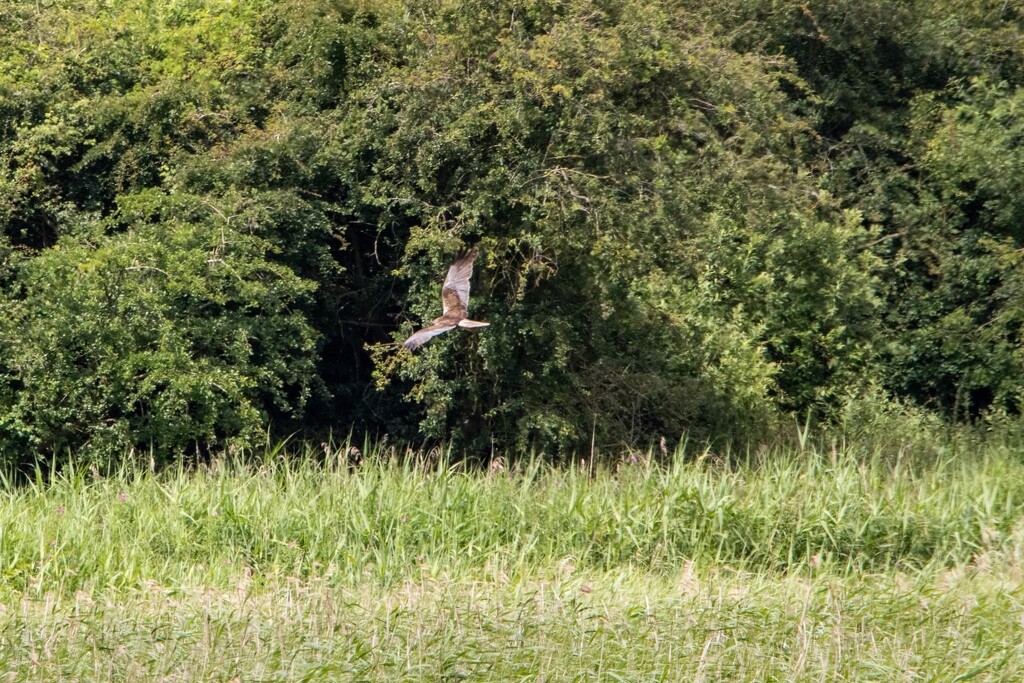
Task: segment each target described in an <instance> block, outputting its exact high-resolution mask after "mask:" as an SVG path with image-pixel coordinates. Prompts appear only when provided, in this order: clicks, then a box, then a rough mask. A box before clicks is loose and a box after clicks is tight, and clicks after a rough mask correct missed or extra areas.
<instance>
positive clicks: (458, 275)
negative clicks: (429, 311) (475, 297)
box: [441, 249, 476, 318]
mask: <svg viewBox="0 0 1024 683" xmlns="http://www.w3.org/2000/svg"><path fill="white" fill-rule="evenodd" d="M475 260H476V249H470V250H469V251H468V252H466V253H465V254H463V255H462V256H461V257H460V258H459V259H458V260H457V261H455V263H453V264H452V265H451V267H450V268H449V269H448V277H446V278H445V279H444V286H443V287H441V301H442V302H443V303H444V315H445V316H452V317H456V318H464V317H466V315H468V312H469V279H470V278H471V277H473V261H475Z"/></svg>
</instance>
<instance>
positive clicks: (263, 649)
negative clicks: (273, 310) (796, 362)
mask: <svg viewBox="0 0 1024 683" xmlns="http://www.w3.org/2000/svg"><path fill="white" fill-rule="evenodd" d="M330 456H331V457H328V458H326V460H325V459H324V458H323V457H322V456H321V455H320V454H315V453H313V452H312V451H308V452H306V453H305V454H304V455H299V456H293V457H291V458H268V459H267V461H266V462H264V463H263V464H262V465H257V464H250V465H243V464H238V463H229V462H225V461H219V462H216V463H214V464H213V465H212V466H210V467H206V468H199V469H197V470H187V469H185V468H178V469H174V470H169V471H164V472H160V473H152V472H150V471H149V470H148V469H147V468H137V469H135V468H130V467H124V468H122V469H121V470H120V471H118V472H116V473H114V474H112V475H111V476H109V477H102V476H98V475H97V474H96V473H95V472H94V471H93V472H90V471H67V472H65V473H63V474H60V475H58V476H57V477H56V478H54V479H53V480H52V481H49V482H47V483H43V482H42V481H41V480H39V481H36V482H35V483H30V484H27V485H22V486H15V485H12V484H6V485H4V486H2V487H0V520H3V522H2V525H0V670H8V671H15V672H18V676H25V677H29V678H47V679H53V680H57V679H61V678H65V679H67V680H81V679H96V680H107V679H121V680H140V679H146V678H154V679H156V678H161V677H163V678H164V679H167V680H198V679H202V680H213V679H217V678H220V679H222V680H230V679H232V678H233V677H240V678H241V680H249V679H258V678H263V679H272V680H291V679H296V680H298V679H305V680H336V677H337V676H339V675H351V676H356V677H357V678H358V677H362V678H369V679H379V680H396V679H408V680H437V679H438V678H439V677H445V676H447V677H449V680H455V679H459V678H460V677H462V678H465V677H469V678H474V677H475V678H480V677H485V678H494V679H495V680H514V679H518V678H529V679H532V678H531V677H541V678H543V677H547V678H549V679H559V678H566V679H572V678H573V676H575V675H576V674H577V673H579V672H587V675H588V676H589V677H593V676H597V677H598V678H601V677H604V679H606V680H639V679H640V678H644V679H645V680H680V679H686V680H721V679H722V678H723V677H728V678H735V679H737V680H803V679H806V680H867V679H876V680H953V679H954V677H955V676H958V675H961V674H963V675H967V674H969V673H970V672H971V671H973V670H974V669H972V667H981V668H978V669H977V672H976V674H977V675H978V676H981V677H982V678H981V680H984V677H985V676H989V677H990V678H991V680H1018V679H1020V678H1021V677H1022V676H1021V675H1018V674H1024V655H1022V654H1021V653H1020V646H1021V641H1020V636H1019V631H1020V623H1021V622H1020V620H1021V619H1024V608H1022V594H1021V592H1020V590H1019V588H1017V586H1018V585H1019V582H1020V566H1021V561H1022V555H1024V523H1022V520H1024V461H1022V459H1021V458H1020V457H1019V456H1018V455H1017V454H1015V453H1014V452H1013V451H1012V450H1010V449H1008V448H1006V447H997V446H992V447H988V448H986V449H984V450H982V451H979V452H974V453H956V454H949V455H947V456H946V457H944V458H939V459H937V460H934V461H932V462H928V463H922V462H916V461H913V460H910V459H905V458H902V457H890V456H888V455H887V454H884V453H874V454H871V455H867V456H865V455H863V454H857V456H856V457H855V455H854V453H853V452H852V450H851V449H845V448H842V447H838V448H835V449H833V448H825V449H820V450H816V449H813V448H811V447H810V445H809V444H805V448H804V449H803V450H802V451H800V450H793V451H787V450H776V451H773V452H764V453H760V454H759V455H758V456H757V457H756V458H753V457H752V458H749V459H748V461H747V462H735V461H731V462H730V461H728V460H720V459H716V458H714V457H713V456H712V454H710V453H707V454H705V456H704V457H701V458H697V459H689V460H687V459H683V458H669V459H666V461H665V462H658V461H656V460H655V459H653V458H651V457H649V456H635V455H634V456H632V457H626V458H624V459H622V460H621V461H620V462H617V463H610V464H605V465H593V464H591V463H584V464H583V465H582V466H572V467H561V468H556V467H552V466H549V465H546V464H544V463H543V462H541V461H539V460H534V461H526V462H523V463H521V464H519V465H518V466H516V467H514V468H504V469H503V468H501V467H495V468H491V469H489V470H478V469H473V468H469V467H460V466H453V465H450V464H446V462H445V460H444V459H443V458H436V459H430V458H423V459H420V460H412V461H407V460H399V459H397V458H387V457H378V456H375V455H374V454H368V456H367V457H366V458H365V461H364V463H363V464H362V466H361V467H359V468H357V469H352V468H350V467H349V466H348V465H347V464H346V462H345V461H344V458H343V457H337V454H330ZM958 648H959V649H958ZM104 653H106V654H104ZM678 667H687V671H688V672H689V673H688V674H687V675H685V676H680V675H679V673H678V670H677V668H678ZM872 667H875V668H872ZM616 676H617V677H618V678H616ZM1007 676H1009V677H1007Z"/></svg>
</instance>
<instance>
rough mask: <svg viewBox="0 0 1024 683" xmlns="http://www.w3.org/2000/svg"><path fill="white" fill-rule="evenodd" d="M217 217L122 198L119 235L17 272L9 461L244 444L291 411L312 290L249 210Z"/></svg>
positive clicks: (218, 211)
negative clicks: (281, 258)
mask: <svg viewBox="0 0 1024 683" xmlns="http://www.w3.org/2000/svg"><path fill="white" fill-rule="evenodd" d="M221 207H223V208H221ZM221 207H218V206H216V205H214V204H212V203H209V202H207V201H206V200H204V199H201V198H197V197H191V196H188V195H185V194H177V195H175V196H173V197H169V196H167V195H163V194H161V193H159V192H156V191H148V192H143V193H138V194H134V195H125V196H123V197H122V198H121V201H120V207H119V210H118V212H117V213H116V214H115V215H114V216H113V217H112V218H111V220H110V223H111V224H112V225H116V224H124V225H130V226H132V227H131V228H130V229H128V230H126V231H124V232H117V233H115V234H113V235H97V236H96V237H95V238H94V239H93V240H91V241H90V242H91V243H89V244H85V243H77V244H76V243H71V244H69V243H68V242H67V241H62V242H61V243H60V244H58V245H57V246H55V247H54V248H52V249H49V250H46V251H45V252H44V253H42V254H40V255H38V256H36V257H34V258H32V259H29V260H26V261H23V262H22V263H21V264H20V265H19V270H18V272H17V278H16V279H17V282H18V290H17V295H16V296H15V297H12V298H11V299H9V300H8V301H7V302H6V303H7V307H6V315H5V316H4V319H3V321H2V323H0V329H2V332H0V336H2V337H3V338H4V345H3V351H4V353H3V357H4V367H3V369H4V372H3V375H2V379H0V396H2V397H3V401H4V404H5V406H6V411H5V413H4V415H3V417H2V423H0V429H2V430H3V441H2V443H3V446H4V451H3V452H4V453H5V454H6V455H7V457H8V458H18V457H19V456H21V455H22V454H24V453H28V452H36V453H56V454H63V453H65V452H68V451H69V450H70V449H73V448H74V449H77V450H78V455H79V456H80V457H85V456H87V455H88V454H89V453H97V454H105V453H109V452H110V451H111V450H112V449H120V450H126V449H128V448H132V447H136V446H139V447H144V448H145V447H149V448H153V449H155V450H156V451H157V452H158V453H166V452H174V451H180V450H184V449H186V448H199V447H203V448H205V447H207V446H210V445H217V446H221V447H223V446H224V445H228V444H232V443H253V442H254V441H256V440H258V439H259V437H260V435H261V433H262V432H263V430H264V429H265V425H266V424H267V420H268V419H269V417H270V415H272V414H278V415H287V414H289V413H291V412H293V411H295V410H299V409H301V408H302V407H303V405H304V403H305V402H306V400H307V398H308V396H309V393H310V391H311V388H312V387H313V385H315V383H316V375H315V367H314V364H313V362H312V358H313V357H314V356H313V354H314V350H315V346H316V341H317V335H316V333H315V331H314V330H313V329H311V327H310V326H309V324H308V322H307V320H306V318H305V316H304V315H303V314H302V312H301V307H302V305H303V303H304V300H305V299H307V298H308V297H309V295H310V294H311V293H312V292H313V290H314V289H315V285H314V284H313V283H312V282H310V281H308V280H303V279H302V278H299V277H298V276H296V275H295V273H294V272H292V271H291V270H290V269H289V268H287V267H286V266H283V265H277V264H275V263H274V260H273V258H272V255H273V253H274V252H275V251H276V250H277V249H276V248H275V247H274V246H273V244H272V243H270V242H269V241H268V240H266V239H265V238H262V237H261V236H260V235H259V231H260V227H261V226H260V225H259V222H258V221H259V220H260V218H261V214H260V211H259V210H258V208H259V207H255V209H254V207H252V206H247V205H246V201H245V200H243V199H242V198H236V199H235V200H234V202H231V201H230V200H227V201H225V202H223V203H222V204H221ZM239 440H241V441H239Z"/></svg>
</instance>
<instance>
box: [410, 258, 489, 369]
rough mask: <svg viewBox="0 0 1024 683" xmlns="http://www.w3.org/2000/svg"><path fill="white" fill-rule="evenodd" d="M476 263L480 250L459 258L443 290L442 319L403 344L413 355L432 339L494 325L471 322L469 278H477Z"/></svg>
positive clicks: (438, 319)
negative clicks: (469, 328)
mask: <svg viewBox="0 0 1024 683" xmlns="http://www.w3.org/2000/svg"><path fill="white" fill-rule="evenodd" d="M475 260H476V249H471V250H470V251H468V252H466V253H465V254H463V255H462V256H460V257H459V258H458V260H456V261H455V263H453V264H452V265H451V267H450V268H448V277H446V278H445V279H444V285H443V286H442V287H441V303H442V304H443V305H444V308H443V310H442V313H441V317H440V318H434V322H433V323H431V324H430V325H429V326H428V327H424V328H423V329H422V330H417V331H416V332H413V333H412V336H411V337H409V338H408V339H406V340H405V343H404V344H402V346H404V347H405V348H407V349H409V350H410V351H415V350H416V349H418V348H419V347H420V346H422V345H423V344H425V343H426V342H427V341H429V340H430V339H432V338H434V337H436V336H437V335H439V334H444V333H445V332H448V331H449V330H454V329H455V328H456V327H487V326H488V325H490V323H482V322H479V321H477V320H470V319H469V318H468V317H466V316H468V315H469V278H471V277H472V276H473V261H475Z"/></svg>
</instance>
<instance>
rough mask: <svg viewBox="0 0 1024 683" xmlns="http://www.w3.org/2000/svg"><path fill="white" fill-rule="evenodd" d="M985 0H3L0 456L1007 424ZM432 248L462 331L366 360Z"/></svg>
mask: <svg viewBox="0 0 1024 683" xmlns="http://www.w3.org/2000/svg"><path fill="white" fill-rule="evenodd" d="M982 5H984V7H982V6H979V7H978V8H963V7H959V6H957V7H951V6H950V4H949V3H948V2H945V1H940V0H917V1H915V2H909V1H908V2H903V3H896V4H895V5H893V3H882V2H869V3H862V2H858V3H839V4H836V3H797V2H782V3H779V2H767V1H765V2H754V3H738V2H731V1H729V2H726V1H725V0H720V1H719V2H715V3H711V4H706V3H692V2H687V1H686V0H678V1H675V2H666V3H657V4H654V5H651V4H650V3H644V2H639V1H638V0H609V1H601V2H596V1H594V0H566V1H564V2H533V1H514V0H509V1H500V2H490V3H482V2H473V1H466V2H446V3H417V2H400V1H398V0H371V1H362V2H355V1H353V2H336V3H314V2H307V1H305V0H288V1H287V2H278V3H268V2H262V1H260V0H240V1H239V2H235V3H230V4H223V3H208V2H204V1H202V0H175V1H173V2H169V3H163V4H161V5H160V6H159V7H152V6H151V5H150V4H147V3H139V2H137V0H118V1H117V2H112V3H110V2H98V0H74V1H73V2H71V3H62V4H61V5H59V6H57V5H53V6H40V5H37V4H36V3H27V2H22V1H20V0H2V1H0V21H2V23H3V25H4V26H5V27H8V29H7V30H5V31H4V32H3V35H0V234H2V240H0V281H2V284H3V287H2V293H0V298H2V302H3V308H4V315H3V319H2V321H0V448H2V450H3V452H4V453H5V454H6V455H5V456H4V457H6V458H19V457H22V456H23V455H24V454H25V453H28V452H30V451H32V452H40V453H51V454H52V453H66V452H70V450H75V451H76V452H87V451H89V450H91V451H94V452H97V453H101V452H120V451H121V449H125V448H130V447H132V446H136V447H146V448H152V449H154V450H155V451H157V452H159V453H162V454H166V455H171V454H174V453H179V452H181V451H184V450H195V449H199V450H205V449H207V448H210V447H214V448H222V447H224V446H228V445H231V444H236V445H240V446H245V445H251V444H253V443H254V442H255V441H257V440H259V439H261V438H264V437H263V436H262V435H265V434H266V433H267V431H268V430H270V431H277V432H281V433H284V432H288V433H290V432H294V431H303V432H306V433H316V432H318V431H324V430H327V429H330V428H332V427H333V428H337V427H338V426H339V425H340V426H343V427H344V428H345V429H347V428H349V427H350V426H352V425H355V426H357V427H359V428H361V429H366V430H373V431H376V432H379V433H389V434H393V435H396V436H399V437H404V438H424V437H426V438H430V439H444V440H448V441H451V442H452V443H454V444H455V445H457V446H459V447H461V448H467V449H471V450H475V451H477V452H490V451H492V450H493V449H501V448H508V447H513V446H519V447H525V446H540V447H543V448H546V449H562V450H573V449H580V448H586V447H589V445H590V444H592V443H601V444H605V445H613V444H619V445H621V444H632V443H637V442H643V441H645V440H648V439H652V438H654V439H657V438H659V437H662V436H664V437H666V438H668V439H669V440H670V441H671V440H673V439H674V438H676V437H678V436H679V435H680V434H682V433H683V432H689V433H693V434H697V435H701V436H706V437H714V438H718V437H729V438H743V437H750V436H753V435H756V434H758V433H759V432H760V431H762V430H763V429H765V428H766V426H768V425H770V424H771V423H772V422H773V421H774V420H776V419H777V418H778V416H780V415H782V414H785V413H787V412H798V413H799V414H801V415H803V414H807V412H808V411H812V412H818V413H821V414H826V415H839V414H841V412H842V410H843V406H844V405H848V403H849V401H850V400H856V399H857V397H858V396H865V395H871V396H877V395H880V394H879V393H878V392H877V388H878V387H881V388H882V389H883V392H882V393H881V395H883V396H890V397H895V398H897V399H901V400H909V401H911V402H915V403H917V404H920V405H924V406H926V407H928V408H930V409H935V410H936V411H937V412H938V413H939V414H941V415H944V416H946V417H953V418H965V417H966V418H975V417H978V416H981V415H995V414H1000V413H1001V414H1005V415H1010V416H1012V415H1015V414H1016V413H1017V411H1018V410H1019V405H1020V400H1021V392H1022V390H1024V384H1022V383H1021V379H1020V378H1021V377H1024V372H1022V370H1024V367H1022V363H1024V358H1022V357H1021V354H1020V352H1019V346H1020V345H1019V327H1020V318H1021V304H1020V303H1019V302H1020V301H1021V294H1020V292H1021V287H1020V286H1019V283H1020V282H1021V268H1022V263H1021V258H1022V254H1024V252H1021V250H1020V244H1019V242H1020V240H1021V239H1022V237H1024V235H1022V234H1021V233H1020V229H1019V226H1020V220H1019V219H1020V218H1021V216H1022V215H1024V204H1022V203H1021V201H1022V200H1021V199H1020V198H1021V197H1022V196H1024V194H1022V193H1021V192H1020V191H1019V190H1020V188H1019V184H1020V182H1021V181H1020V178H1022V177H1024V173H1020V172H1019V171H1020V170H1021V169H1022V168H1024V156H1022V152H1021V148H1020V145H1018V144H1015V140H1017V138H1019V134H1020V129H1021V127H1022V125H1024V124H1022V120H1024V119H1022V115H1021V108H1020V106H1019V103H1020V99H1021V95H1020V86H1021V83H1022V80H1024V65H1022V53H1021V48H1020V45H1021V40H1020V39H1021V35H1022V31H1021V17H1020V15H1019V13H1018V10H1016V9H1015V8H1013V7H1010V6H1008V5H1007V4H1006V3H1001V2H994V3H982ZM467 245H478V246H479V247H480V250H481V254H482V255H481V258H480V259H479V260H478V262H477V275H476V279H475V280H474V284H473V297H472V300H471V306H472V310H473V312H474V315H475V316H476V317H479V318H482V319H485V320H489V321H490V322H491V327H489V328H488V329H487V330H486V331H483V332H482V333H479V334H476V335H468V334H463V335H455V334H452V335H448V336H447V337H442V338H438V339H437V340H435V341H433V342H431V344H430V345H429V346H427V347H425V348H424V349H423V351H422V352H421V353H419V354H418V355H416V356H412V355H409V354H407V353H405V352H404V351H402V350H400V349H399V347H398V346H397V345H396V344H395V342H396V341H397V340H400V339H402V338H403V335H405V334H407V333H408V332H409V331H410V330H411V329H412V328H413V327H414V326H415V325H417V324H419V323H420V322H421V321H422V320H424V319H429V318H432V317H433V316H434V315H436V310H437V309H438V308H439V301H438V288H439V282H440V278H441V276H442V274H443V272H444V270H445V268H446V267H447V264H448V263H449V262H450V259H451V258H452V256H453V255H454V254H455V253H457V252H458V251H459V250H460V249H462V248H464V247H465V246H467ZM886 400H888V399H884V400H883V403H884V402H885V401H886ZM880 410H884V408H880ZM83 447H84V448H85V450H84V451H83V450H82V449H83ZM111 448H115V449H116V451H111V450H110V449H111Z"/></svg>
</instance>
